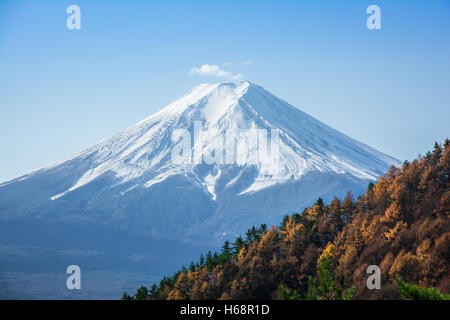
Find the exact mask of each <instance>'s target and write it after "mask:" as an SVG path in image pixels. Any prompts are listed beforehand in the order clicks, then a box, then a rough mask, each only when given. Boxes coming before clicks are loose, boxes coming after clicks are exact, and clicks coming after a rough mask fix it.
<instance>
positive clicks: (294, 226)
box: [122, 139, 450, 300]
mask: <svg viewBox="0 0 450 320" xmlns="http://www.w3.org/2000/svg"><path fill="white" fill-rule="evenodd" d="M449 172H450V141H449V140H448V139H446V140H445V141H444V143H443V144H442V145H441V144H439V143H435V145H434V149H433V150H432V151H429V152H427V154H426V155H424V156H419V157H418V158H417V159H415V160H414V161H412V162H408V161H405V162H404V163H403V165H402V166H401V167H400V168H396V167H391V168H390V170H389V171H388V172H387V173H386V174H385V175H384V176H383V177H381V178H380V179H379V180H378V181H377V182H376V183H369V185H368V187H367V190H366V192H365V193H364V194H363V195H361V196H360V197H358V198H357V199H354V196H353V195H352V194H351V193H350V192H348V193H347V195H346V197H345V198H344V199H342V200H341V199H338V198H334V199H333V200H332V201H331V202H330V203H325V202H324V201H323V200H322V199H320V198H319V199H318V200H317V201H316V202H315V204H314V205H312V206H311V207H308V208H306V209H304V210H303V211H302V212H301V213H300V212H299V213H293V214H292V215H289V216H288V215H286V216H285V217H284V219H283V220H282V221H281V223H280V225H279V226H272V227H270V228H268V227H267V226H266V225H264V224H262V225H261V226H259V227H255V226H254V227H252V228H251V229H249V230H248V231H247V233H246V234H245V235H244V236H239V237H237V238H236V239H235V240H234V241H233V242H229V241H225V243H224V244H223V246H222V249H221V251H220V252H214V253H213V252H211V251H210V252H207V253H206V254H205V255H203V254H202V255H201V256H200V257H199V260H198V261H197V262H191V263H190V265H189V266H188V267H187V268H186V267H184V266H183V267H182V268H181V269H180V270H179V271H178V272H176V273H175V274H173V275H172V276H166V277H164V278H163V279H162V280H161V281H160V282H159V284H153V285H151V286H150V287H149V288H147V287H145V286H141V287H140V288H139V289H137V292H136V293H135V294H134V295H129V294H127V293H126V292H125V293H124V294H123V296H122V299H137V300H140V299H194V300H197V299H199V300H202V299H209V300H216V299H236V300H240V299H288V300H296V299H313V300H317V299H318V300H324V299H326V300H345V299H433V300H437V299H445V300H448V299H449V297H450V295H449V293H450V272H449V269H448V263H449V255H450V219H449V215H450V176H449ZM371 265H375V266H378V267H379V270H380V276H381V286H380V288H379V289H368V286H367V279H368V277H369V276H370V274H368V273H367V268H368V267H369V266H371Z"/></svg>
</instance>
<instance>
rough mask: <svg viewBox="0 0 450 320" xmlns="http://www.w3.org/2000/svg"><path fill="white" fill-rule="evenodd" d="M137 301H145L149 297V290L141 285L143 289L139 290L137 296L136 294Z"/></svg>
mask: <svg viewBox="0 0 450 320" xmlns="http://www.w3.org/2000/svg"><path fill="white" fill-rule="evenodd" d="M134 297H135V299H136V300H145V299H147V297H148V289H147V288H146V287H144V286H143V285H141V287H140V288H139V289H138V290H137V292H136V294H135V296H134Z"/></svg>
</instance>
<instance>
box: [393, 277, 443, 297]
mask: <svg viewBox="0 0 450 320" xmlns="http://www.w3.org/2000/svg"><path fill="white" fill-rule="evenodd" d="M396 283H397V286H398V293H399V294H400V296H401V297H402V299H405V300H450V294H443V293H441V292H440V291H439V290H438V289H436V288H421V287H419V286H416V285H414V284H411V283H407V282H405V281H403V280H402V278H401V277H398V278H397V280H396Z"/></svg>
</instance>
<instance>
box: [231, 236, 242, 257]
mask: <svg viewBox="0 0 450 320" xmlns="http://www.w3.org/2000/svg"><path fill="white" fill-rule="evenodd" d="M244 244H245V242H244V240H243V239H242V237H241V236H239V237H237V238H236V240H235V241H234V242H233V254H238V253H239V251H240V250H241V248H242V247H243V246H244Z"/></svg>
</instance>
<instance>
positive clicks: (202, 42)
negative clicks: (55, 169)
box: [0, 0, 450, 181]
mask: <svg viewBox="0 0 450 320" xmlns="http://www.w3.org/2000/svg"><path fill="white" fill-rule="evenodd" d="M71 4H76V5H78V6H79V7H80V8H81V29H80V30H69V29H67V27H66V19H67V17H68V16H69V15H68V14H67V13H66V8H67V7H68V6H69V5H71ZM371 4H376V5H378V6H379V7H380V9H381V26H382V29H381V30H368V29H367V28H366V19H367V17H368V14H367V13H366V8H367V7H368V6H369V5H371ZM449 21H450V2H449V1H420V0H417V1H413V2H412V1H410V2H408V1H399V0H397V1H393V0H392V1H377V0H374V1H363V0H359V1H358V0H355V1H242V0H241V1H169V0H166V1H133V0H130V1H108V2H107V1H96V0H88V1H87V0H86V1H84V0H83V1H81V0H72V1H63V0H58V1H57V0H54V1H45V0H39V1H36V0H34V1H21V0H0V135H1V139H0V150H1V156H0V181H4V180H8V179H11V178H14V177H16V176H18V175H20V174H23V173H26V172H28V171H31V170H33V169H36V168H38V167H41V166H44V165H47V164H49V163H52V162H55V161H58V160H62V159H64V158H66V157H68V156H70V155H72V154H74V153H76V152H78V151H81V150H82V149H84V148H85V147H87V146H89V145H91V144H93V143H95V142H97V141H99V140H101V139H104V138H107V137H109V136H111V135H113V134H115V133H117V132H119V131H121V130H123V129H125V128H127V127H129V126H131V125H133V124H134V123H136V122H138V121H140V120H142V119H143V118H145V117H146V116H148V115H150V114H152V113H154V112H155V111H157V110H159V109H161V108H162V107H164V106H165V105H166V104H168V103H170V102H172V101H173V100H175V99H176V98H178V97H180V96H182V95H183V94H185V93H187V92H188V91H189V90H190V89H191V88H192V87H194V86H196V85H198V84H199V83H203V82H219V81H220V82H222V81H227V79H225V78H216V77H207V76H201V75H199V74H191V75H190V74H189V71H190V70H191V68H192V67H200V66H202V65H204V64H210V65H218V66H219V67H220V68H221V69H223V70H226V71H228V72H230V73H232V74H234V75H236V74H242V75H243V77H242V79H243V80H250V81H252V82H254V83H257V84H260V85H262V86H263V87H265V88H266V89H267V90H269V91H271V92H272V93H274V94H275V95H277V96H279V97H280V98H282V99H284V100H286V101H287V102H289V103H291V104H292V105H294V106H296V107H298V108H300V109H302V110H303V111H305V112H307V113H309V114H310V115H312V116H314V117H316V118H317V119H319V120H321V121H323V122H325V123H326V124H328V125H330V126H332V127H334V128H335V129H338V130H340V131H341V132H343V133H345V134H347V135H349V136H351V137H353V138H355V139H357V140H360V141H362V142H364V143H367V144H369V145H370V146H372V147H375V148H377V149H379V150H380V151H382V152H385V153H387V154H390V155H392V156H395V157H397V158H399V159H400V160H405V159H413V158H414V157H416V156H417V155H418V154H419V153H422V154H424V153H425V152H426V151H427V150H429V149H430V148H431V147H432V145H433V143H434V141H440V142H442V141H443V139H444V138H445V137H448V136H450V135H449V132H450V131H449V127H450V126H449V119H450V59H449V57H450V32H449V31H450V23H449ZM244 61H245V62H246V63H243V62H244ZM250 62H251V63H250Z"/></svg>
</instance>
